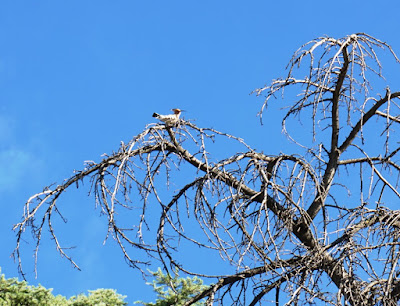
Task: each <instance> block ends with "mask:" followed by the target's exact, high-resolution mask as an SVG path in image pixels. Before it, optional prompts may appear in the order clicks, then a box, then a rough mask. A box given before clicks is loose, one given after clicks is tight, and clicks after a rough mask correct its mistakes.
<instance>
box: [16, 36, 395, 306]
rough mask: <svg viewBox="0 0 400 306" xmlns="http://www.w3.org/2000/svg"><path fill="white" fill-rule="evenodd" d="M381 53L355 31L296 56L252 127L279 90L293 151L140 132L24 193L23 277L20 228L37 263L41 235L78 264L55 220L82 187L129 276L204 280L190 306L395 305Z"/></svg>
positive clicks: (389, 135) (388, 125)
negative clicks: (157, 267) (209, 261)
mask: <svg viewBox="0 0 400 306" xmlns="http://www.w3.org/2000/svg"><path fill="white" fill-rule="evenodd" d="M380 49H382V50H383V51H385V50H386V52H388V53H386V54H389V57H394V59H395V61H396V62H399V59H398V58H397V57H396V55H395V53H394V52H393V51H392V49H391V47H390V46H389V45H387V44H386V43H384V42H382V41H380V40H378V39H376V38H373V37H371V36H369V35H367V34H364V33H358V34H353V35H350V36H347V37H344V38H341V39H334V38H330V37H321V38H318V39H315V40H313V41H310V42H309V43H307V44H305V45H303V46H302V47H301V48H300V49H299V50H298V51H297V52H295V54H294V55H293V57H292V59H291V60H290V62H289V64H288V67H287V71H288V74H287V76H286V77H284V78H281V79H276V80H273V81H272V83H271V84H270V85H268V86H265V87H263V88H260V89H258V90H256V93H257V94H258V95H262V96H265V100H264V101H265V102H264V103H263V106H262V109H261V111H260V117H261V119H262V116H263V114H264V116H265V109H266V107H267V105H268V103H270V100H271V99H272V98H274V97H277V96H278V95H283V93H284V91H285V90H286V92H285V97H284V99H283V101H284V104H285V105H284V106H285V107H286V108H285V115H284V116H283V121H282V123H283V130H284V132H285V133H286V134H287V136H288V137H289V139H291V140H293V141H294V142H295V143H297V144H299V147H298V148H299V152H303V153H301V154H300V153H296V154H293V153H292V154H291V153H281V154H279V155H277V156H271V155H267V154H264V153H259V152H256V151H255V150H253V149H252V148H250V147H249V146H248V145H246V144H245V143H244V141H243V140H241V139H239V138H236V137H233V136H231V135H227V134H224V133H221V132H218V131H215V130H213V129H208V128H200V127H197V126H196V125H194V124H193V123H191V122H188V121H184V120H181V121H180V123H179V124H178V125H176V126H166V125H158V124H150V125H149V126H147V127H146V129H145V130H144V131H143V132H142V133H141V134H139V135H137V136H136V137H134V138H133V139H132V140H131V141H130V142H129V143H128V144H127V145H125V144H123V143H122V144H121V147H120V148H119V150H118V152H114V153H112V154H111V155H109V156H105V158H104V159H103V160H102V161H100V162H98V163H94V162H88V163H87V164H86V165H85V168H84V169H83V170H82V171H78V172H76V173H75V174H74V175H73V176H72V177H70V178H69V179H67V180H66V181H64V182H63V183H62V184H60V185H57V186H56V187H46V188H45V189H44V190H43V191H42V192H40V193H38V194H35V195H33V196H32V197H31V198H30V199H29V200H28V201H27V202H26V204H25V208H24V214H23V218H22V220H21V222H20V223H18V224H16V225H15V227H14V229H15V231H16V233H17V245H16V249H15V252H14V255H15V256H16V258H17V259H18V261H19V264H20V269H21V272H22V266H21V259H20V250H21V249H20V248H21V241H22V239H23V238H22V237H23V235H24V234H25V233H26V230H27V229H28V228H29V229H30V230H31V232H32V233H33V237H34V239H35V241H36V251H35V255H36V256H37V254H38V249H39V245H40V241H41V236H42V231H43V229H48V230H49V231H50V233H51V236H52V239H53V240H54V243H55V244H56V246H57V250H58V251H59V252H60V254H61V255H62V256H64V257H65V258H67V260H69V261H70V262H71V263H72V264H73V265H74V266H75V267H76V268H78V265H77V264H76V263H75V262H74V261H73V259H72V258H71V257H70V255H69V254H68V253H67V252H66V251H65V249H64V248H63V247H62V245H61V242H60V241H59V240H58V235H57V233H56V231H55V230H54V228H53V225H52V224H53V222H55V220H56V218H57V217H60V216H61V218H62V204H61V202H62V201H61V199H60V203H59V202H57V201H58V200H59V198H60V196H62V195H63V193H64V192H65V191H66V190H67V189H69V188H70V187H71V186H75V185H78V184H79V183H80V182H81V181H82V180H90V182H91V184H92V185H91V186H92V188H91V194H92V195H93V196H94V198H95V200H96V203H97V205H98V207H100V209H101V211H102V212H103V213H104V216H105V217H106V218H107V222H108V236H109V237H113V239H114V240H115V241H116V242H117V244H118V246H119V247H120V248H121V251H122V253H123V256H124V258H125V259H126V261H127V262H128V264H129V265H130V266H132V267H135V268H138V269H142V268H143V267H144V266H145V265H146V264H148V263H150V262H152V261H153V260H159V261H160V264H161V265H162V266H163V267H164V269H166V270H167V271H170V270H171V268H175V267H178V268H179V269H180V270H181V271H183V272H185V273H188V274H192V275H198V276H201V277H210V278H212V279H213V284H212V285H210V286H209V288H208V289H207V290H204V291H203V292H201V293H199V294H198V295H197V296H196V297H194V298H193V299H192V300H190V301H188V302H187V305H190V304H192V303H195V302H196V301H199V300H201V299H203V298H206V299H207V303H208V304H210V305H211V304H212V303H224V302H226V304H232V303H234V304H236V305H242V304H246V305H256V304H258V303H261V302H263V301H264V302H266V301H275V302H279V299H280V300H281V302H282V303H287V304H288V305H289V304H290V305H291V304H293V305H305V304H315V303H317V304H318V303H325V304H332V305H341V304H351V305H378V304H380V305H396V304H397V302H398V300H399V299H400V278H399V275H400V269H399V256H400V252H399V241H398V240H399V232H400V231H399V227H400V220H399V218H400V212H399V211H398V210H394V209H393V208H394V207H396V205H395V204H397V203H399V200H400V194H399V191H398V178H399V172H400V164H399V163H398V154H397V153H398V151H399V150H400V146H399V140H398V134H397V131H398V129H399V127H398V124H399V123H400V110H399V105H398V101H399V97H400V92H399V91H397V92H392V91H391V89H390V88H389V87H386V88H385V85H382V84H385V81H384V78H383V74H382V67H381V62H380V59H379V58H378V54H380V53H381V51H382V50H380ZM383 51H382V52H383ZM373 84H374V87H372V85H373ZM375 84H376V85H375ZM382 86H383V87H382ZM297 87H299V88H300V90H299V91H296V93H297V94H296V95H292V94H291V93H292V92H293V90H294V89H296V88H297ZM291 119H295V120H291ZM294 127H301V131H302V133H303V134H304V139H303V138H302V137H299V136H301V134H300V133H299V132H298V130H299V129H298V128H297V131H294V132H290V131H291V130H293V128H294ZM260 141H262V138H260ZM221 143H223V144H224V146H225V145H226V147H227V148H229V147H231V148H235V150H236V152H235V153H234V154H232V155H231V156H222V157H219V158H217V157H216V156H218V155H216V154H211V150H212V148H213V145H215V146H217V145H218V144H221ZM220 148H221V146H220ZM218 154H219V155H223V154H226V151H225V150H224V152H222V153H221V150H219V151H218ZM127 215H129V217H127ZM132 224H133V225H132ZM182 248H183V249H182ZM188 248H192V249H193V250H196V251H197V250H200V251H201V250H204V252H205V254H211V256H212V255H214V256H212V257H210V258H213V260H214V261H217V260H218V258H219V260H221V261H222V260H223V261H225V262H228V263H230V264H231V266H232V267H233V269H232V274H231V275H217V274H215V273H214V274H213V273H211V274H208V273H204V272H203V271H197V270H196V271H193V270H192V269H190V264H187V262H188V261H187V260H184V259H182V256H178V255H179V254H180V253H179V252H183V253H181V254H189V253H188V251H187V250H188ZM185 250H186V251H185ZM208 270H209V269H204V271H208Z"/></svg>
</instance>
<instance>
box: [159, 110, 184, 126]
mask: <svg viewBox="0 0 400 306" xmlns="http://www.w3.org/2000/svg"><path fill="white" fill-rule="evenodd" d="M171 110H172V111H173V112H174V113H173V114H170V115H160V114H157V113H153V117H154V118H157V119H158V120H160V121H162V122H164V123H165V124H166V125H174V124H176V123H177V122H178V121H179V116H180V115H181V112H182V110H180V109H179V108H173V109H171Z"/></svg>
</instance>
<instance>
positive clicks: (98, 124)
mask: <svg viewBox="0 0 400 306" xmlns="http://www.w3.org/2000/svg"><path fill="white" fill-rule="evenodd" d="M399 9H400V3H399V2H398V1H395V0H392V1H381V2H380V3H379V5H377V4H376V2H374V1H369V2H368V1H367V2H365V1H342V0H340V1H335V2H334V3H333V2H328V1H325V2H323V1H302V2H299V1H286V2H280V3H278V1H247V2H244V1H146V2H145V1H126V0H121V1H113V2H111V1H67V2H66V1H2V2H1V3H0V46H1V47H0V208H1V211H2V214H1V216H0V231H1V232H0V233H1V234H0V245H1V246H2V248H1V251H0V267H1V269H2V273H5V274H6V276H7V277H16V276H18V273H17V266H16V264H14V262H13V261H12V259H11V258H10V254H11V252H12V250H13V248H14V246H15V236H14V233H13V232H12V231H11V228H12V225H13V224H15V223H17V222H18V221H19V220H20V217H21V215H22V212H23V204H24V203H25V201H26V200H27V199H28V198H29V197H30V196H31V195H32V194H35V193H37V192H39V191H41V190H42V189H43V187H44V186H47V185H49V184H51V183H53V182H61V181H62V180H63V179H65V178H67V177H68V176H70V175H71V174H72V171H73V170H74V169H80V168H82V167H83V161H85V160H99V159H100V155H101V154H103V153H105V152H108V153H109V152H111V151H113V150H116V149H117V148H118V146H119V143H120V141H121V140H123V141H125V142H128V141H129V140H130V139H131V137H133V136H134V135H135V134H138V133H139V132H141V131H142V130H143V129H144V127H145V125H146V124H148V123H151V122H153V121H154V120H153V118H152V117H151V114H152V113H153V112H154V111H157V112H160V113H165V112H168V111H169V109H170V108H172V107H179V108H182V109H185V110H186V111H187V112H186V113H185V114H184V116H185V118H186V119H194V120H195V123H196V124H197V125H199V126H202V127H213V128H215V129H217V130H220V131H223V132H227V133H230V134H233V135H236V136H238V137H242V138H244V139H245V140H246V142H247V143H249V144H250V145H252V146H253V147H255V148H256V149H258V150H260V151H261V150H262V151H264V152H266V153H271V154H276V153H278V152H280V151H285V150H286V149H289V147H286V146H285V145H283V143H284V142H283V139H284V137H283V136H282V135H281V133H280V131H281V126H280V119H281V118H280V117H279V116H278V115H277V113H276V112H278V109H279V107H271V108H270V109H268V112H267V114H266V115H264V125H263V126H261V125H260V123H259V119H258V118H257V117H256V114H257V112H258V111H259V109H260V107H261V105H262V102H263V100H262V98H257V97H256V96H255V95H249V93H250V92H251V91H252V90H254V89H255V88H258V87H262V86H263V85H264V84H266V83H268V82H269V81H270V80H272V79H274V78H277V77H280V76H282V75H284V67H285V66H286V63H287V62H288V60H289V59H290V57H291V55H292V53H293V52H294V51H295V50H296V49H297V48H298V47H300V45H302V44H303V43H305V42H307V41H309V40H311V39H313V38H315V37H318V36H322V35H329V36H332V37H336V38H339V37H343V36H345V35H349V34H352V33H356V32H365V33H368V34H370V35H372V36H374V37H376V38H378V39H381V40H383V41H386V42H388V43H389V44H391V45H392V47H393V49H394V50H395V51H397V53H398V54H399V53H400V37H399V35H398V29H400V19H399V18H396V17H395V15H394V14H393V13H392V12H397V11H398V10H399ZM398 68H399V67H397V68H395V67H389V69H388V75H389V76H390V75H396V73H398ZM395 69H397V70H395ZM397 75H398V74H397ZM395 89H397V90H398V88H393V90H395ZM60 201H64V202H65V206H64V213H65V214H66V215H67V218H68V220H69V221H70V224H69V226H68V233H66V234H65V236H66V237H65V239H66V243H67V244H68V243H69V244H70V245H76V246H77V249H76V250H74V251H73V252H74V254H75V256H76V259H77V261H78V263H79V264H80V266H81V268H82V271H81V272H79V271H76V270H74V269H72V268H71V266H70V265H69V264H68V262H66V261H65V260H63V259H61V258H60V257H59V255H58V254H57V253H56V250H55V247H54V245H53V244H52V241H50V240H49V239H47V240H44V241H43V246H42V248H41V252H40V258H39V266H38V269H39V270H38V278H37V279H35V277H34V273H33V272H32V271H33V266H32V265H29V264H27V265H26V266H25V268H26V272H27V278H28V281H29V282H30V283H31V284H37V283H41V284H43V285H44V286H46V287H49V288H54V292H55V293H56V294H63V295H66V296H71V295H74V294H78V293H80V292H85V291H86V290H88V289H96V288H115V289H117V290H118V292H119V293H121V294H124V295H128V299H127V301H129V302H132V301H134V300H138V299H140V300H147V301H150V300H152V299H154V297H153V295H152V293H151V289H150V288H148V287H147V286H146V285H145V281H144V280H143V279H142V277H141V274H140V273H137V272H136V271H134V270H132V269H129V268H128V266H127V265H126V264H125V263H124V261H123V259H122V255H121V253H120V251H119V250H118V249H117V248H116V247H115V245H114V244H113V241H111V240H110V241H108V242H107V243H106V245H105V246H103V244H102V243H103V239H104V236H105V233H106V230H107V228H106V224H105V222H104V219H101V218H100V217H99V213H100V212H99V211H98V210H95V207H94V201H93V199H91V198H88V197H87V189H86V190H85V189H82V190H75V191H73V192H71V193H68V194H67V195H66V197H64V198H63V199H60ZM60 227H61V225H60ZM61 228H62V227H61ZM26 250H27V253H26V254H25V255H24V256H25V257H26V258H27V260H28V262H29V260H31V255H32V250H33V249H29V248H27V249H26ZM211 267H212V264H211Z"/></svg>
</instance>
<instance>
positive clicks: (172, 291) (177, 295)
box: [135, 268, 208, 306]
mask: <svg viewBox="0 0 400 306" xmlns="http://www.w3.org/2000/svg"><path fill="white" fill-rule="evenodd" d="M151 273H152V274H153V276H154V277H155V280H154V281H153V282H152V283H148V285H151V286H152V287H153V289H154V291H155V292H156V293H157V300H156V302H155V303H146V302H142V301H137V302H135V303H136V304H143V305H145V306H171V305H176V306H180V305H183V304H184V303H185V302H186V301H188V300H190V299H191V298H192V297H194V296H195V295H196V294H198V293H199V292H201V291H202V290H204V289H206V288H207V287H208V286H205V285H203V281H202V280H201V279H200V278H198V277H196V276H195V277H192V278H190V277H187V278H183V277H179V276H178V271H177V270H176V271H175V276H174V277H171V276H169V275H168V274H164V273H163V272H162V271H161V269H160V268H158V270H157V271H156V272H151ZM193 305H197V306H202V305H205V302H202V301H200V302H197V303H195V304H193Z"/></svg>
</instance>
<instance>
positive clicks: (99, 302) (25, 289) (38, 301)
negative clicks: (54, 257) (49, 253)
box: [0, 274, 127, 306]
mask: <svg viewBox="0 0 400 306" xmlns="http://www.w3.org/2000/svg"><path fill="white" fill-rule="evenodd" d="M52 290H53V289H46V288H45V287H43V286H41V285H39V286H37V287H36V286H29V285H28V284H27V282H25V281H18V280H17V279H16V278H10V279H6V278H5V276H4V275H3V274H1V275H0V305H1V306H15V305H21V306H25V305H27V306H110V305H112V306H123V305H127V303H125V302H124V299H125V296H122V295H120V294H118V293H117V292H116V291H115V290H113V289H97V290H89V294H88V295H87V296H86V295H84V294H79V295H77V296H73V297H71V298H70V299H68V300H67V299H66V298H65V297H64V296H61V295H57V296H54V295H53V294H52Z"/></svg>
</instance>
